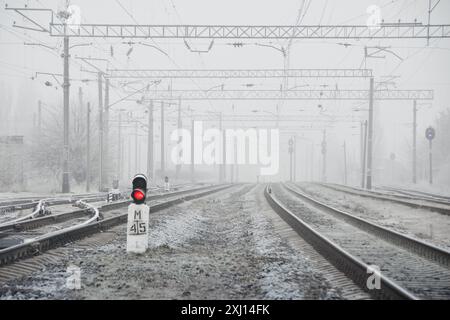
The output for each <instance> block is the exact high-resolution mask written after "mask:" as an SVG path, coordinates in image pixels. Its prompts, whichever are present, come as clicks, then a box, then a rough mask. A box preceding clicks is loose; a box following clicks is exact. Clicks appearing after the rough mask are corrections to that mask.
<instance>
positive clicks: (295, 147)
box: [294, 135, 297, 181]
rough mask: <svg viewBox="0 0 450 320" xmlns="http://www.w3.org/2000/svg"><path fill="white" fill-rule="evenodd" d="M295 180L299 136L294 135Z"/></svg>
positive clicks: (295, 178)
mask: <svg viewBox="0 0 450 320" xmlns="http://www.w3.org/2000/svg"><path fill="white" fill-rule="evenodd" d="M294 181H297V136H296V135H295V136H294Z"/></svg>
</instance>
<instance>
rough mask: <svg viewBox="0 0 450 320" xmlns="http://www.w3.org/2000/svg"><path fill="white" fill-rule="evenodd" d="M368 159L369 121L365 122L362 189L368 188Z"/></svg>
mask: <svg viewBox="0 0 450 320" xmlns="http://www.w3.org/2000/svg"><path fill="white" fill-rule="evenodd" d="M366 157H367V120H365V121H364V147H363V161H362V167H361V170H362V175H361V188H363V189H364V188H365V186H366Z"/></svg>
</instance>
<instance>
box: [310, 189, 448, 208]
mask: <svg viewBox="0 0 450 320" xmlns="http://www.w3.org/2000/svg"><path fill="white" fill-rule="evenodd" d="M316 184H317V185H319V186H323V187H325V188H329V189H332V190H336V191H340V192H347V193H350V194H354V195H358V196H361V197H368V198H374V199H380V200H385V201H391V202H395V203H399V204H403V205H406V206H409V207H412V208H418V209H425V210H430V211H434V212H438V213H441V214H445V215H450V203H447V202H444V201H438V200H430V199H425V198H423V197H422V198H419V197H413V196H406V195H400V194H398V193H386V192H379V191H374V190H365V189H360V188H354V187H349V186H341V185H337V184H329V183H316Z"/></svg>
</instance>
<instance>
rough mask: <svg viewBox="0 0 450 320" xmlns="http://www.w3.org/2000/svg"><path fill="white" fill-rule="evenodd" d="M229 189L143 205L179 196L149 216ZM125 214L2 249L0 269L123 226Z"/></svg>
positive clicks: (123, 203) (187, 192) (181, 194)
mask: <svg viewBox="0 0 450 320" xmlns="http://www.w3.org/2000/svg"><path fill="white" fill-rule="evenodd" d="M231 186H232V185H225V186H212V187H211V186H207V187H200V188H195V189H190V190H182V191H177V192H171V193H166V194H162V195H155V196H151V197H149V198H148V199H147V201H152V200H157V199H159V198H169V197H175V196H179V197H178V198H175V199H172V200H168V201H166V202H163V203H157V204H155V205H153V206H152V207H151V212H156V211H160V210H162V209H165V208H168V207H170V206H173V205H176V204H179V203H181V202H183V201H188V200H192V199H195V198H199V197H203V196H206V195H209V194H211V193H213V192H218V191H221V190H224V189H226V188H229V187H231ZM129 203H130V200H126V201H121V202H116V203H111V204H106V205H104V206H102V207H100V208H98V209H99V211H101V210H105V209H108V210H111V209H116V208H121V207H124V206H126V205H127V204H129ZM127 216H128V214H127V213H124V214H120V215H117V216H114V217H110V218H106V219H103V220H98V221H91V222H90V223H88V224H86V223H83V224H82V225H77V226H73V227H70V228H65V229H63V230H59V231H56V232H52V233H49V234H45V235H43V236H40V237H39V238H36V239H34V240H32V241H29V242H26V243H22V244H18V245H14V246H11V247H8V248H5V249H2V250H0V266H3V265H7V264H11V263H13V262H14V261H17V260H19V259H24V258H27V257H30V256H33V255H37V254H40V253H41V252H44V251H47V250H49V249H51V248H55V247H58V246H60V245H62V244H65V243H67V242H71V241H74V240H76V239H80V238H82V237H85V236H88V235H91V234H93V233H97V232H100V231H103V230H106V229H108V228H111V227H113V226H116V225H118V224H121V223H123V222H126V220H127Z"/></svg>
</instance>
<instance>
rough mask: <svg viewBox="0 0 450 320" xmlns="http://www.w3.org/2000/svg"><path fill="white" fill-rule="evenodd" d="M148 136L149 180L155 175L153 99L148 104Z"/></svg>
mask: <svg viewBox="0 0 450 320" xmlns="http://www.w3.org/2000/svg"><path fill="white" fill-rule="evenodd" d="M147 134H148V136H147V177H148V179H149V181H152V180H154V177H153V100H150V105H149V106H148V133H147Z"/></svg>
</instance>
